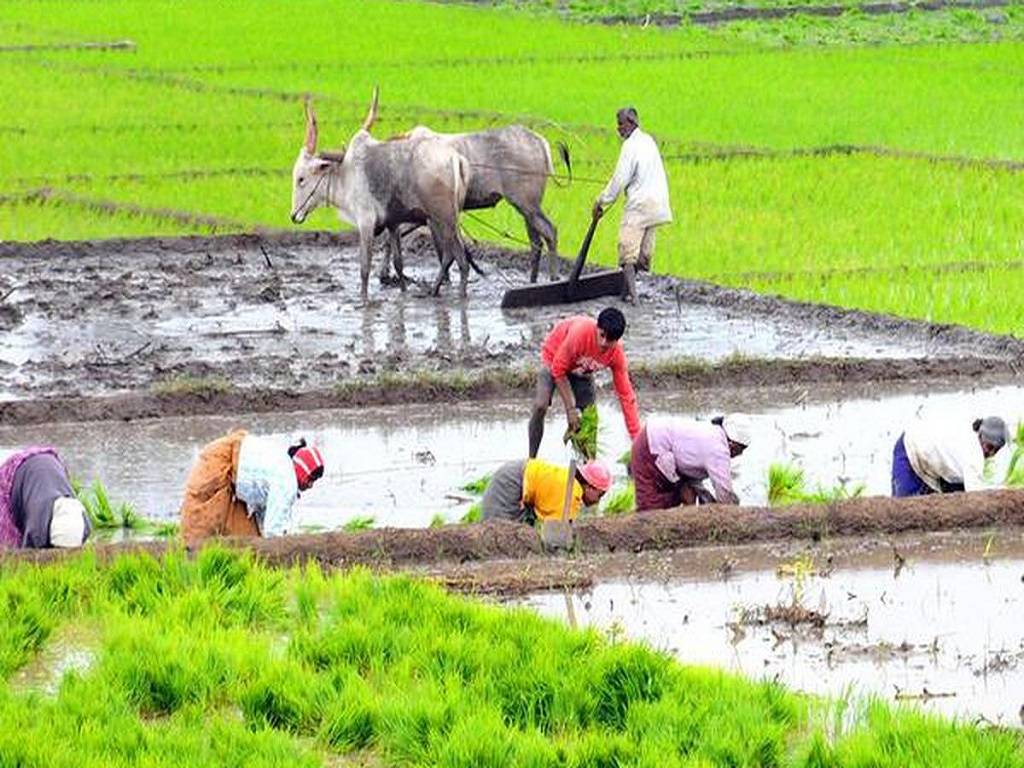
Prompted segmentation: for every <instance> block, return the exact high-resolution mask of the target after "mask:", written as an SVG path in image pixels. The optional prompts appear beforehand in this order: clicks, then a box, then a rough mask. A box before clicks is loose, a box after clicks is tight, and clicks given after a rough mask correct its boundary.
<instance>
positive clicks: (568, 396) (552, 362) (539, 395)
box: [529, 307, 640, 459]
mask: <svg viewBox="0 0 1024 768" xmlns="http://www.w3.org/2000/svg"><path fill="white" fill-rule="evenodd" d="M625 332H626V318H625V316H624V315H623V314H622V312H620V311H619V310H617V309H615V308H614V307H606V308H605V309H602V310H601V313H600V314H599V315H598V316H597V320H594V318H592V317H586V316H585V315H577V316H575V317H568V318H566V319H564V320H561V321H559V322H558V323H556V324H555V327H554V328H553V329H551V332H550V333H549V334H548V337H547V338H546V339H545V340H544V345H543V346H542V347H541V351H540V358H541V368H540V371H539V372H538V374H537V391H536V394H535V395H534V400H533V414H532V415H531V416H530V427H529V433H530V458H531V459H532V458H534V457H536V455H537V451H538V450H539V449H540V441H541V440H542V439H543V437H544V417H545V416H546V415H547V412H548V407H549V406H550V405H551V397H552V395H553V394H554V391H555V390H556V389H557V390H558V394H559V395H560V396H561V398H562V404H563V405H564V406H565V418H566V421H567V422H568V425H569V431H570V432H576V431H577V430H578V429H579V428H580V411H581V410H582V409H584V408H586V407H587V406H588V405H591V404H592V403H593V402H594V372H595V371H598V370H600V369H601V368H611V370H612V382H613V384H614V385H615V393H616V394H617V395H618V396H619V404H620V405H621V406H622V416H623V418H624V419H625V420H626V430H627V431H628V432H629V437H630V439H633V438H634V437H636V434H637V432H639V431H640V416H639V415H638V414H637V408H636V393H635V392H634V391H633V384H632V382H630V380H629V363H628V362H627V361H626V353H625V352H624V351H623V350H622V342H621V339H622V334H624V333H625Z"/></svg>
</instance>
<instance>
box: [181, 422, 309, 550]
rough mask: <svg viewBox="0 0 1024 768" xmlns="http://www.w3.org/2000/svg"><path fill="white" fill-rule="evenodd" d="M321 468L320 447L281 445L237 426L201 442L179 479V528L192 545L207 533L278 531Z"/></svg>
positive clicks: (285, 527) (289, 521) (286, 527)
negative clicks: (181, 495)
mask: <svg viewBox="0 0 1024 768" xmlns="http://www.w3.org/2000/svg"><path fill="white" fill-rule="evenodd" d="M323 474H324V460H323V456H322V455H321V454H320V451H319V450H318V449H317V448H315V447H313V446H309V445H306V441H305V440H300V441H299V443H298V444H297V445H293V446H291V447H290V448H288V449H287V450H286V449H285V448H284V447H283V446H282V445H280V444H278V442H277V441H275V440H271V439H269V438H265V437H257V436H256V435H250V434H249V433H248V432H246V431H245V430H243V429H238V430H235V431H234V432H232V433H230V434H229V435H227V436H225V437H222V438H219V439H217V440H214V441H213V442H211V443H208V444H207V445H205V446H204V447H203V449H202V451H201V452H200V454H199V458H198V460H197V461H196V463H195V466H193V467H192V471H191V472H190V473H189V476H188V480H187V482H186V484H185V500H184V502H183V503H182V505H181V534H182V537H183V538H184V539H185V543H186V544H187V545H189V546H190V547H195V546H197V545H198V544H200V543H201V542H202V541H203V540H204V539H207V538H209V537H210V536H267V537H270V536H283V535H285V534H287V533H288V532H289V531H290V530H291V529H292V527H293V522H294V521H293V506H294V504H295V502H296V501H297V500H298V498H299V493H300V492H302V491H306V490H309V489H310V488H312V487H313V483H315V482H316V481H317V480H318V479H319V478H321V477H323Z"/></svg>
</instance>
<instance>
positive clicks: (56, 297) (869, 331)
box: [0, 233, 1024, 401]
mask: <svg viewBox="0 0 1024 768" xmlns="http://www.w3.org/2000/svg"><path fill="white" fill-rule="evenodd" d="M478 258H479V261H480V263H481V265H482V266H483V267H484V269H485V270H487V273H488V274H487V276H486V277H479V276H475V277H474V279H473V282H472V283H471V285H470V290H469V297H468V298H467V299H464V300H463V299H459V298H458V296H457V290H456V289H454V288H452V287H450V286H448V287H445V288H443V289H442V295H441V296H440V297H439V298H434V297H425V296H423V295H422V293H423V286H424V285H425V284H426V282H427V281H429V279H430V278H431V277H432V276H433V274H434V272H435V270H436V260H435V258H434V256H433V252H432V250H431V249H430V248H425V249H424V248H421V247H417V245H416V242H415V237H414V238H413V239H412V241H411V243H410V246H409V258H408V262H407V263H408V264H409V265H410V266H409V267H408V271H409V274H410V275H411V276H412V277H413V278H414V279H415V280H416V281H417V282H416V284H414V285H413V286H412V287H410V289H409V290H408V291H406V292H405V293H402V292H400V291H399V290H398V288H397V287H394V286H383V285H377V284H376V281H374V283H375V284H374V285H373V290H372V292H371V296H370V299H369V301H368V302H367V303H365V304H364V303H362V302H361V301H360V299H359V292H358V288H357V287H356V286H357V285H358V267H357V258H356V249H355V247H354V245H353V244H352V242H351V240H350V239H349V238H345V237H339V236H332V235H326V234H322V233H320V234H317V233H313V234H311V235H306V236H283V237H271V236H266V237H257V236H249V237H224V238H180V239H168V240H160V239H148V240H112V241H91V242H81V243H38V244H22V245H19V244H6V245H4V246H2V248H0V296H3V301H2V302H0V330H2V333H0V401H3V400H6V401H12V400H31V399H37V398H56V397H75V396H96V395H104V394H111V393H120V392H129V391H133V392H138V391H140V390H148V389H150V388H153V387H159V386H160V385H166V384H167V383H168V382H174V381H176V380H179V381H180V380H181V379H182V378H183V377H184V378H186V379H192V380H196V379H199V380H205V381H207V382H210V381H213V382H220V383H221V384H222V385H224V386H231V387H235V388H260V389H279V390H280V389H283V390H286V391H289V392H293V393H294V392H303V391H310V390H322V389H325V388H330V387H335V386H338V385H339V384H344V383H348V382H352V381H358V380H360V379H365V378H368V377H373V376H378V375H380V374H382V373H389V372H397V373H400V374H403V375H411V374H414V373H416V372H425V371H433V372H450V371H453V370H459V371H478V370H481V369H494V368H499V369H502V368H503V369H507V368H508V367H509V366H516V365H532V364H533V363H534V362H535V361H536V359H537V357H538V350H539V348H540V344H541V342H542V340H543V338H544V335H545V334H546V332H547V331H548V330H549V328H550V327H551V325H552V324H553V323H554V321H555V320H556V319H558V318H559V317H562V316H565V315H568V314H572V313H594V312H596V311H597V310H598V309H599V308H601V307H603V306H605V305H606V304H608V303H614V304H619V302H618V301H617V300H615V299H608V300H600V301H591V302H584V303H580V304H576V305H571V306H555V307H547V308H541V309H536V310H515V311H502V310H501V309H499V304H500V297H501V294H502V293H503V291H504V290H505V289H506V288H508V287H512V286H518V285H522V284H525V283H526V280H527V277H526V275H527V272H526V269H527V257H526V255H525V254H523V253H516V252H511V251H503V250H498V249H487V250H482V249H481V250H480V253H479V254H478ZM378 261H379V259H378ZM55 263H60V265H61V266H60V269H55V268H54V264H55ZM563 267H564V265H563ZM641 296H642V299H643V304H642V306H640V307H638V308H633V307H624V311H625V312H626V314H627V318H628V321H629V328H628V335H627V350H628V353H629V355H630V357H631V358H632V359H633V360H634V361H637V362H639V361H643V362H646V363H656V362H657V361H659V360H666V359H679V358H688V359H693V360H697V361H720V360H723V359H728V358H732V357H735V356H737V355H738V356H743V357H755V358H772V359H781V360H785V359H803V358H808V357H836V358H850V359H879V358H884V359H906V358H931V359H939V358H941V359H951V360H952V359H958V358H963V357H973V358H991V359H1002V360H1006V359H1011V358H1013V357H1014V356H1015V355H1017V354H1019V353H1020V351H1021V350H1022V349H1024V347H1022V345H1021V344H1020V342H1017V341H1016V340H1013V339H1010V338H1008V337H997V336H991V335H987V334H982V333H978V332H975V331H970V330H967V329H964V328H957V327H951V326H936V325H930V324H928V323H924V322H919V321H910V320H903V319H899V318H894V317H889V316H881V315H871V314H868V313H863V312H856V311H846V310H841V309H837V308H834V307H822V306H817V305H809V304H800V303H797V302H789V301H784V300H780V299H775V298H771V297H765V296H758V295H755V294H751V293H747V292H744V291H736V290H729V289H722V288H717V287H715V286H711V285H708V284H703V283H693V282H687V281H682V280H678V279H675V278H668V277H647V278H645V279H644V280H643V282H642V284H641Z"/></svg>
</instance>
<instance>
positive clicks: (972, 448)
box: [892, 416, 1009, 496]
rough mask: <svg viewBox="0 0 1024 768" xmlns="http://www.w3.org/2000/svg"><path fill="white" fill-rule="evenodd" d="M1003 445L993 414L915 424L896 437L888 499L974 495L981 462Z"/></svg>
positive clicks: (980, 484) (1002, 429)
mask: <svg viewBox="0 0 1024 768" xmlns="http://www.w3.org/2000/svg"><path fill="white" fill-rule="evenodd" d="M1008 441H1009V433H1008V431H1007V429H1006V422H1004V421H1003V420H1002V419H1001V418H999V417H998V416H988V417H987V418H984V419H975V421H974V423H973V424H972V425H971V428H970V429H968V428H967V424H960V423H953V424H951V423H948V422H945V421H943V422H926V421H918V422H915V423H914V424H913V425H911V426H909V427H907V431H906V432H904V433H903V434H902V435H900V436H899V439H898V440H897V441H896V445H895V446H894V447H893V451H892V495H893V496H924V495H925V494H929V493H951V492H954V491H978V490H982V489H984V488H988V487H991V484H990V483H988V482H986V481H985V459H988V458H990V457H992V456H995V455H996V453H998V452H999V449H1000V448H1002V447H1003V446H1004V445H1006V443H1007V442H1008Z"/></svg>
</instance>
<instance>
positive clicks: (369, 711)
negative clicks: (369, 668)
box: [319, 672, 381, 753]
mask: <svg viewBox="0 0 1024 768" xmlns="http://www.w3.org/2000/svg"><path fill="white" fill-rule="evenodd" d="M380 717H381V715H380V705H379V704H378V702H377V697H376V696H375V695H374V692H373V690H372V689H371V688H370V686H369V685H368V684H367V683H366V681H365V680H363V678H361V677H360V676H359V675H357V674H355V673H353V672H349V673H348V674H346V675H345V676H344V678H343V680H342V681H341V684H340V686H339V690H338V694H337V695H336V696H334V697H332V698H331V700H330V701H329V702H328V703H326V704H325V706H324V714H323V723H322V725H321V727H320V733H319V737H320V739H321V740H322V741H324V742H325V743H326V744H328V745H329V746H330V747H331V749H333V750H335V751H337V752H342V753H347V752H352V751H354V750H359V749H366V748H367V747H370V746H372V744H373V742H374V737H375V735H376V733H377V731H378V729H379V728H380Z"/></svg>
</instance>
